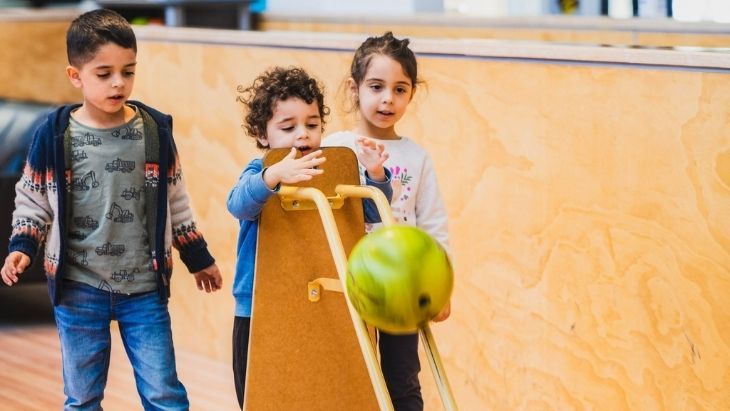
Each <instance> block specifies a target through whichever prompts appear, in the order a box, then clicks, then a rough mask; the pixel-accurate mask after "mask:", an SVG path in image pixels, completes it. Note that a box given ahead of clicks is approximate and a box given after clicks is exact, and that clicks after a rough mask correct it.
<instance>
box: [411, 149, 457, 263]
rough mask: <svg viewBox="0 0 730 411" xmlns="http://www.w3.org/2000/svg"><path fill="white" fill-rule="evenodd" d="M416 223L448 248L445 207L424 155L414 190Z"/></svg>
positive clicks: (428, 162)
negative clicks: (418, 180)
mask: <svg viewBox="0 0 730 411" xmlns="http://www.w3.org/2000/svg"><path fill="white" fill-rule="evenodd" d="M416 224H417V225H418V227H419V228H422V229H423V230H424V231H426V232H427V233H429V234H430V235H431V236H432V237H433V238H435V239H436V241H438V242H439V244H441V246H443V247H444V249H446V252H447V253H449V254H450V250H449V228H448V217H447V215H446V207H445V206H444V201H443V198H442V197H441V191H440V190H439V184H438V180H437V178H436V173H435V171H434V169H433V163H432V162H431V158H430V157H428V156H427V157H426V159H425V161H424V166H423V169H422V170H421V177H420V184H419V187H418V191H417V192H416Z"/></svg>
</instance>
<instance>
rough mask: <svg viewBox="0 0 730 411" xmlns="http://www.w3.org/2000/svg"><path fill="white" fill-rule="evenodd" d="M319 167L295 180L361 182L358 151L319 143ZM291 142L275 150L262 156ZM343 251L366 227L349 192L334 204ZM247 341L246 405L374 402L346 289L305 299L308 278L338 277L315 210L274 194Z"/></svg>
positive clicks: (362, 406) (328, 187) (320, 406)
mask: <svg viewBox="0 0 730 411" xmlns="http://www.w3.org/2000/svg"><path fill="white" fill-rule="evenodd" d="M323 151H324V156H325V157H326V158H327V161H326V162H325V163H324V164H323V165H322V166H321V167H322V169H324V174H322V175H320V176H317V177H315V178H314V179H313V180H312V181H310V182H307V183H303V184H299V185H298V186H310V187H316V188H318V189H320V190H321V191H322V192H323V193H324V194H325V196H327V197H330V196H334V195H335V192H334V189H335V186H336V185H337V184H354V185H358V184H360V178H359V172H358V168H357V167H358V166H357V159H356V157H355V153H354V152H353V151H352V150H350V149H348V148H343V147H330V148H324V149H323ZM286 153H288V150H283V151H279V150H272V151H270V152H268V153H267V156H266V157H265V158H264V164H265V165H270V164H273V163H275V162H277V161H278V160H279V159H281V158H282V157H283V156H284V155H286ZM333 212H334V216H335V220H336V222H337V226H338V229H339V231H340V236H341V237H342V242H343V246H344V248H345V252H346V253H349V251H350V249H351V248H352V247H353V246H354V245H355V243H356V242H357V240H359V239H360V237H362V236H363V235H364V234H365V226H364V221H363V211H362V202H361V200H360V199H352V200H347V201H346V202H345V204H344V206H343V207H342V208H341V209H338V210H333ZM257 254H258V257H257V261H256V279H255V284H254V305H253V314H252V320H251V321H252V322H251V344H250V347H249V364H248V370H247V383H246V404H245V407H244V408H246V409H247V410H256V411H260V410H295V409H298V410H336V409H358V410H370V409H372V410H376V409H378V406H377V402H376V398H375V393H374V391H373V388H372V385H371V383H370V378H369V376H368V373H367V369H366V367H365V362H364V360H363V356H362V352H361V349H360V346H359V345H358V343H357V338H356V335H355V330H354V327H353V324H352V320H351V319H350V316H349V313H348V311H347V305H346V303H345V299H344V295H343V294H342V293H339V292H330V291H325V292H324V293H323V295H322V298H321V299H320V301H319V302H316V303H312V302H309V300H308V298H307V283H308V282H309V281H311V280H314V279H316V278H320V277H329V278H334V279H337V278H339V277H338V275H337V271H336V268H335V265H334V260H333V258H332V254H331V252H330V248H329V245H328V243H327V238H326V236H325V232H324V228H323V226H322V221H321V219H320V217H319V213H318V211H317V210H316V209H315V210H307V211H285V210H284V209H283V208H282V206H281V202H280V200H279V197H278V196H273V197H272V198H271V199H270V200H269V202H268V203H267V204H266V205H265V207H264V210H263V212H262V215H261V221H260V227H259V237H258V253H257Z"/></svg>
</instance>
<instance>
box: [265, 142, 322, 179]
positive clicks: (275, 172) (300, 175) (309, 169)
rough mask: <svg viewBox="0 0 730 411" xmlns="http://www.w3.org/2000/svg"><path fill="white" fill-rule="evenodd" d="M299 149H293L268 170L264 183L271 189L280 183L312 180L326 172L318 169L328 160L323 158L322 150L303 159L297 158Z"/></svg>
mask: <svg viewBox="0 0 730 411" xmlns="http://www.w3.org/2000/svg"><path fill="white" fill-rule="evenodd" d="M296 156H297V149H296V148H294V147H292V149H291V151H290V152H289V154H287V156H286V157H284V158H283V159H281V161H279V162H278V163H276V164H274V165H272V166H271V167H269V168H267V169H266V172H265V173H264V182H266V185H267V186H269V188H270V189H274V187H276V186H277V185H279V184H280V183H284V184H294V183H299V182H302V181H307V180H311V179H312V177H314V176H316V175H319V174H322V173H323V172H324V170H320V169H318V168H316V167H317V166H319V165H320V164H322V163H324V162H325V161H326V160H327V159H326V158H324V157H321V156H322V150H317V151H314V152H311V153H309V154H307V155H305V156H302V157H301V158H296Z"/></svg>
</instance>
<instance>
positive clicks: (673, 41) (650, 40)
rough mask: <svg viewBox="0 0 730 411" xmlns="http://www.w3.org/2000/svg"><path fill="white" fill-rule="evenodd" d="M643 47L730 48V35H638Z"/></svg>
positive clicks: (643, 33)
mask: <svg viewBox="0 0 730 411" xmlns="http://www.w3.org/2000/svg"><path fill="white" fill-rule="evenodd" d="M636 35H637V38H638V39H637V41H636V42H637V43H638V44H641V45H642V46H689V47H722V48H727V47H730V34H699V33H649V32H642V33H636Z"/></svg>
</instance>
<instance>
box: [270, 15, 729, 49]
mask: <svg viewBox="0 0 730 411" xmlns="http://www.w3.org/2000/svg"><path fill="white" fill-rule="evenodd" d="M576 21H579V20H576ZM668 25H669V24H668ZM261 29H262V30H291V31H305V32H306V31H313V32H337V33H364V34H382V33H384V32H386V31H392V32H393V33H395V34H396V36H413V37H430V38H476V39H498V40H529V41H554V42H567V43H581V44H636V45H642V46H664V47H670V46H695V47H730V35H727V34H711V33H692V32H684V33H682V32H677V30H678V29H676V28H675V29H671V30H670V31H667V32H661V31H655V32H651V31H641V30H630V29H614V30H611V29H596V28H595V27H594V28H583V29H581V28H578V27H576V28H558V27H555V28H553V27H544V26H535V27H519V26H504V27H499V26H493V27H468V26H466V27H460V26H458V25H431V26H429V25H419V24H376V23H351V24H347V23H329V22H324V21H317V22H301V21H286V20H276V19H274V18H270V19H268V20H267V19H264V21H263V22H262V23H261Z"/></svg>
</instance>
